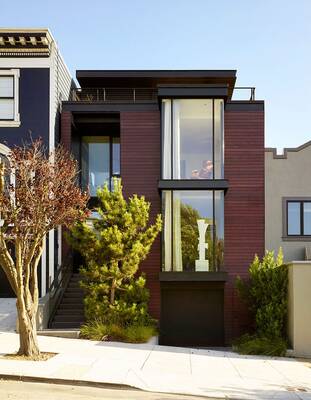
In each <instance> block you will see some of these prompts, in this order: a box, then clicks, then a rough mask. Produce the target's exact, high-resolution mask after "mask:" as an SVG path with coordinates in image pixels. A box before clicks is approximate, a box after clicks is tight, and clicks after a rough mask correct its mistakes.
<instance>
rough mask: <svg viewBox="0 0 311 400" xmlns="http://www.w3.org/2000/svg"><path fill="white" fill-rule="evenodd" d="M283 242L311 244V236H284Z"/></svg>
mask: <svg viewBox="0 0 311 400" xmlns="http://www.w3.org/2000/svg"><path fill="white" fill-rule="evenodd" d="M282 240H283V242H311V236H282Z"/></svg>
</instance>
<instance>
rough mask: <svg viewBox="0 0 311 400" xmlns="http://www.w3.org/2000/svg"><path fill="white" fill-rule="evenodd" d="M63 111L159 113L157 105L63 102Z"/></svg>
mask: <svg viewBox="0 0 311 400" xmlns="http://www.w3.org/2000/svg"><path fill="white" fill-rule="evenodd" d="M62 110H63V111H71V112H81V113H83V112H86V113H90V112H95V113H96V112H101V113H102V112H109V113H111V112H116V113H118V112H120V111H133V112H137V111H159V104H158V103H132V104H121V103H119V104H106V103H82V102H79V103H78V102H69V101H63V103H62Z"/></svg>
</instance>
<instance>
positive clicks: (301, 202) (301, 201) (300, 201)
mask: <svg viewBox="0 0 311 400" xmlns="http://www.w3.org/2000/svg"><path fill="white" fill-rule="evenodd" d="M290 203H298V204H299V214H300V215H299V216H300V233H298V234H293V233H288V205H289V204H290ZM305 203H310V204H311V199H291V200H286V237H288V238H310V239H311V234H307V235H306V234H305V233H304V204H305Z"/></svg>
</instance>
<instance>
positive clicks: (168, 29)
mask: <svg viewBox="0 0 311 400" xmlns="http://www.w3.org/2000/svg"><path fill="white" fill-rule="evenodd" d="M0 26H1V27H48V28H50V30H51V32H52V34H53V35H54V37H55V38H56V40H57V42H58V44H59V47H60V49H61V52H62V54H63V57H64V59H65V61H66V63H67V65H68V67H69V69H70V70H71V72H72V74H74V73H75V70H76V69H114V68H115V69H131V68H134V69H135V68H136V69H157V68H159V69H174V68H176V69H237V71H238V80H237V84H238V85H239V86H241V85H243V86H256V97H257V99H264V100H265V102H266V146H273V147H278V148H282V147H295V146H298V145H300V144H302V143H304V142H306V141H308V140H311V126H310V121H311V118H310V117H311V93H310V92H311V0H296V1H293V0H253V1H252V0H213V1H212V0H110V1H108V0H89V1H87V0H83V1H82V0H74V1H72V0H47V1H44V2H43V1H36V0H28V1H26V2H25V1H21V0H15V1H12V2H9V1H5V0H2V1H1V5H0Z"/></svg>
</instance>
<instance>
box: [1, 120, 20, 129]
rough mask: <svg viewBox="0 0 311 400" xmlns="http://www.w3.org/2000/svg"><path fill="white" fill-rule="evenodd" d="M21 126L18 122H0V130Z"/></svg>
mask: <svg viewBox="0 0 311 400" xmlns="http://www.w3.org/2000/svg"><path fill="white" fill-rule="evenodd" d="M19 126H21V122H20V121H0V128H18V127H19Z"/></svg>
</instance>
